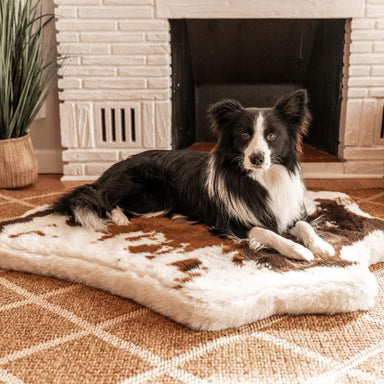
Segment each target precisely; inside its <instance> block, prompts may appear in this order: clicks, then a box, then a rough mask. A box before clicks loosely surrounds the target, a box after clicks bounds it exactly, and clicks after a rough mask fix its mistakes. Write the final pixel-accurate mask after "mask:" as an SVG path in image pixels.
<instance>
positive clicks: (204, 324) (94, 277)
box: [0, 196, 384, 330]
mask: <svg viewBox="0 0 384 384" xmlns="http://www.w3.org/2000/svg"><path fill="white" fill-rule="evenodd" d="M316 197H318V196H316ZM39 220H42V219H39ZM19 225H23V224H19ZM0 235H1V234H0ZM377 244H384V232H382V231H380V232H379V231H376V232H374V233H372V234H370V235H369V236H367V238H366V239H364V240H362V241H361V242H359V243H356V244H354V245H353V246H350V247H345V250H344V254H343V257H344V258H346V259H350V260H358V261H359V263H358V264H356V265H352V266H348V267H346V268H335V267H321V268H320V267H316V268H312V269H308V270H305V271H292V272H287V273H277V272H273V271H271V270H269V269H267V268H263V269H258V270H255V268H253V267H252V268H251V267H249V268H248V267H237V268H236V267H233V263H229V265H232V268H233V269H232V270H231V271H229V272H228V273H225V271H224V272H223V269H220V270H217V271H214V270H213V269H212V268H211V267H210V268H211V269H212V273H207V274H204V275H203V276H201V277H199V278H196V279H194V280H192V281H190V282H188V283H186V285H185V286H184V287H183V288H182V289H175V288H173V287H171V285H170V284H169V281H167V279H165V278H164V276H166V275H167V273H168V272H167V271H163V272H164V273H163V272H162V273H163V274H161V273H160V272H157V271H155V270H153V267H152V270H151V269H148V268H151V267H150V264H149V263H148V264H145V265H144V264H141V263H137V262H135V263H132V264H129V265H125V267H124V268H122V269H121V268H116V263H115V261H116V260H114V258H115V256H114V255H108V257H106V258H105V256H104V257H103V260H101V261H102V262H96V261H95V259H93V258H91V257H90V258H81V257H64V256H62V255H60V254H58V252H50V253H45V254H44V255H42V254H39V253H36V252H35V250H34V249H33V247H32V248H27V247H25V248H24V249H23V247H20V245H19V246H18V247H10V246H9V244H6V243H5V242H3V241H2V240H1V236H0V267H1V268H5V269H11V270H17V271H24V272H30V273H36V274H39V275H45V276H55V277H58V278H61V279H65V280H69V281H73V282H80V283H83V284H85V285H88V286H92V287H95V288H99V289H103V290H105V291H107V292H110V293H112V294H116V295H119V296H121V297H125V298H129V299H132V300H135V301H136V302H138V303H141V304H143V305H145V306H147V307H149V308H152V309H153V310H155V311H157V312H159V313H161V314H162V315H164V316H166V317H169V318H171V319H173V320H175V321H176V322H178V323H181V324H184V325H186V326H188V327H191V328H193V329H199V330H220V329H226V328H231V327H238V326H241V325H244V324H248V323H251V322H254V321H257V320H261V319H264V318H267V317H269V316H272V315H279V314H293V315H297V314H306V313H318V314H335V313H341V312H351V311H357V310H367V309H369V308H371V307H372V306H373V305H374V297H375V296H376V294H377V292H378V286H377V282H376V278H375V276H374V275H373V274H372V273H371V272H370V271H369V269H368V265H371V264H373V263H377V262H380V261H383V260H384V250H381V251H380V252H378V251H377V248H378V247H377ZM211 248H212V247H211ZM211 248H209V247H208V248H206V250H207V254H210V253H211V254H213V252H216V250H215V249H211ZM347 248H348V249H347ZM199 252H200V254H199V257H200V258H201V257H203V256H202V255H201V250H199ZM215 255H216V254H213V256H212V265H215V260H214V259H215ZM190 256H193V254H191V255H190ZM186 257H187V255H186ZM106 259H108V260H110V263H106V262H105V260H106ZM108 264H109V265H108ZM160 269H161V268H160Z"/></svg>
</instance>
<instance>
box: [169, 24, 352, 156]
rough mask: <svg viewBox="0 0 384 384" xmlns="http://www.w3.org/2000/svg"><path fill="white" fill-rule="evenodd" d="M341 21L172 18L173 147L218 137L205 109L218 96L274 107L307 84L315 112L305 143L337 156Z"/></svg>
mask: <svg viewBox="0 0 384 384" xmlns="http://www.w3.org/2000/svg"><path fill="white" fill-rule="evenodd" d="M345 22H346V20H344V19H341V20H340V19H296V20H292V19H256V20H255V19H246V20H244V19H219V20H215V19H213V20H212V19H208V20H202V19H197V20H196V19H188V20H185V19H184V20H183V19H181V20H180V19H178V20H170V27H171V53H172V145H173V148H175V149H180V148H185V147H188V146H190V145H191V144H193V143H195V142H213V141H215V140H216V137H215V136H214V135H213V133H212V132H211V131H210V129H209V123H208V120H207V118H206V111H207V109H208V106H209V105H210V104H212V103H214V102H216V101H218V100H220V99H223V98H234V99H237V100H239V101H240V102H241V103H242V104H243V105H244V106H249V107H250V106H260V107H271V106H272V105H273V104H274V103H275V101H276V100H277V99H278V98H279V97H281V96H282V95H283V94H285V93H287V92H292V91H294V90H296V89H299V88H306V89H307V91H308V93H309V98H310V100H311V106H310V107H311V110H312V113H313V116H314V119H313V123H312V125H311V129H310V130H309V135H308V137H307V141H308V143H310V144H311V145H312V146H314V147H316V148H318V149H323V150H326V151H327V152H329V153H331V154H333V155H337V152H338V145H339V123H340V110H341V99H342V95H341V91H342V72H343V56H344V40H345Z"/></svg>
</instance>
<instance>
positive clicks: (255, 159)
mask: <svg viewBox="0 0 384 384" xmlns="http://www.w3.org/2000/svg"><path fill="white" fill-rule="evenodd" d="M249 161H250V162H251V163H252V164H253V165H261V164H263V163H264V153H262V152H259V153H254V154H253V155H251V156H249Z"/></svg>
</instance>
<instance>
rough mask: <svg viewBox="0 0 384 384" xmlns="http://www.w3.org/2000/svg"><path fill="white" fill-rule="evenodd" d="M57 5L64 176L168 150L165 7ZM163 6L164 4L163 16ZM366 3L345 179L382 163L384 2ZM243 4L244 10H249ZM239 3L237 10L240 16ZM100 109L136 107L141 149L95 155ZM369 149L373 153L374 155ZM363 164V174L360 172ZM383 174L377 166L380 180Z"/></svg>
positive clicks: (117, 0) (119, 1) (353, 79)
mask: <svg viewBox="0 0 384 384" xmlns="http://www.w3.org/2000/svg"><path fill="white" fill-rule="evenodd" d="M54 1H55V4H56V5H57V8H56V17H57V19H58V21H57V23H56V27H57V30H58V34H57V40H58V42H59V46H58V50H59V52H60V53H61V54H63V55H64V56H66V57H67V59H66V61H65V63H64V65H63V68H62V69H61V72H60V75H61V77H62V78H61V79H60V80H59V88H61V91H60V95H59V96H60V98H61V100H62V101H63V103H62V104H61V108H60V111H61V131H62V145H63V146H64V147H66V148H68V149H67V150H66V151H64V154H63V160H64V161H65V162H67V165H66V166H65V167H64V173H65V175H66V176H68V177H87V176H89V177H93V176H97V175H98V174H99V173H100V172H102V171H103V170H104V169H105V167H107V166H109V165H110V164H112V163H113V162H114V161H117V160H120V159H122V158H125V157H126V156H128V155H129V154H132V153H136V152H138V151H141V150H143V149H148V148H170V145H171V143H170V141H171V92H170V87H171V68H170V42H169V40H170V35H169V24H168V21H167V19H166V18H165V16H164V18H160V17H158V16H157V15H158V14H159V13H160V14H161V12H160V11H159V4H158V2H159V1H160V0H54ZM166 1H167V0H161V7H162V8H161V9H163V10H164V9H165V8H164V3H165V2H166ZM290 1H292V0H290ZM364 1H365V11H364V12H365V15H364V17H360V18H353V19H352V22H351V23H349V24H348V28H349V26H350V28H351V30H352V32H351V34H350V36H349V34H348V36H347V41H346V48H347V49H346V51H345V57H344V60H345V65H346V67H345V70H344V74H345V78H344V81H343V86H344V90H343V105H342V116H341V123H340V124H341V125H340V134H341V137H340V142H341V145H340V151H339V153H340V155H341V156H344V157H345V158H346V159H347V162H348V160H349V159H350V160H351V161H353V166H352V165H351V166H347V167H346V168H345V169H346V170H348V172H353V171H354V170H359V172H361V170H362V168H364V166H367V165H369V164H373V163H372V161H373V160H375V159H376V160H377V161H379V160H380V159H379V158H375V157H374V156H375V154H374V153H376V154H377V156H382V153H383V150H384V141H383V140H381V139H380V137H379V136H380V135H379V128H380V125H381V114H382V107H383V103H382V102H381V100H382V99H384V43H383V41H384V6H383V2H382V1H381V2H380V1H377V0H364ZM171 2H172V3H175V0H172V1H171ZM243 2H244V7H245V9H247V4H248V2H247V1H245V0H244V1H243ZM240 3H241V2H240V1H239V2H236V9H239V6H240V5H239V4H240ZM319 3H321V1H320V2H319ZM353 3H354V7H355V10H354V13H353V14H358V5H357V4H358V0H354V1H353ZM187 8H188V7H187ZM187 8H186V9H187ZM269 9H270V8H269V7H267V8H266V10H267V11H268V12H269ZM256 11H257V9H256V8H255V12H256ZM322 12H323V11H322ZM337 12H340V10H338V11H337ZM319 14H321V15H322V16H323V17H326V15H323V14H322V13H321V12H320V13H319ZM314 16H315V15H314ZM204 17H212V18H214V17H218V15H217V14H215V13H212V15H205V16H204ZM232 17H236V15H235V14H234V15H232ZM330 17H331V16H330ZM349 39H350V40H349ZM349 43H350V45H349ZM100 102H106V103H110V102H112V103H113V102H119V103H124V102H127V103H130V102H135V103H139V105H140V108H139V110H140V119H139V121H140V122H141V127H137V129H139V130H140V132H139V133H140V134H139V135H138V137H139V138H140V142H139V143H136V146H135V148H133V147H129V145H127V148H126V149H122V148H119V149H116V148H114V147H113V145H111V146H110V148H108V146H107V147H105V145H103V148H102V149H100V148H99V149H98V148H96V144H95V130H97V129H100V127H98V126H96V125H95V124H96V122H97V121H98V119H95V116H94V113H95V112H94V105H95V103H100ZM370 147H374V148H375V149H376V152H372V151H369V150H368V149H369V148H370ZM365 154H366V155H365ZM359 161H361V166H358V165H356V162H359ZM378 169H381V168H380V167H378V166H376V165H375V167H374V170H375V172H377V170H378ZM363 173H364V172H363ZM365 173H367V174H370V172H369V171H367V172H365Z"/></svg>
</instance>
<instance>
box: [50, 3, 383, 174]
mask: <svg viewBox="0 0 384 384" xmlns="http://www.w3.org/2000/svg"><path fill="white" fill-rule="evenodd" d="M54 1H55V4H56V5H57V7H56V11H55V13H56V17H57V22H56V28H57V31H58V34H57V40H58V42H59V45H58V50H59V52H60V53H62V54H63V55H65V56H66V57H68V59H67V60H66V62H65V64H64V66H63V68H62V70H61V73H60V75H61V78H60V79H59V88H60V94H59V96H60V99H61V102H62V103H61V105H60V120H61V138H62V145H63V147H65V148H66V149H65V150H64V151H63V160H64V161H65V163H66V164H65V165H64V179H66V180H73V179H94V178H96V177H97V176H98V175H100V173H101V172H103V171H104V170H105V169H106V168H107V167H109V166H110V165H111V164H113V163H114V162H116V161H118V160H121V159H123V158H125V157H127V156H129V155H131V154H133V153H137V152H140V151H143V150H146V149H152V148H159V149H170V148H172V147H173V148H182V147H186V146H188V145H189V144H190V143H192V142H194V141H196V140H204V141H211V140H213V137H212V136H210V131H209V129H208V128H207V121H206V119H205V111H206V107H207V105H208V104H209V103H211V102H214V101H217V100H218V99H220V98H222V97H233V98H237V99H239V100H240V101H241V102H242V103H243V104H244V105H246V106H248V105H262V106H270V105H272V104H273V102H274V101H275V100H276V99H277V98H278V97H279V96H280V95H281V94H283V93H285V92H286V91H289V90H292V89H296V88H299V87H305V88H307V89H308V91H309V94H310V98H311V103H312V104H311V107H312V110H313V114H314V117H315V119H314V125H313V127H312V129H311V132H310V135H309V137H308V142H309V143H310V144H313V145H316V146H317V147H318V148H321V149H325V150H326V151H328V152H329V153H331V154H334V155H338V156H339V157H340V158H341V159H343V161H342V162H337V163H324V164H323V163H316V164H310V163H307V164H304V172H305V175H306V176H307V177H357V176H359V177H382V176H383V173H384V172H383V168H384V164H383V158H384V136H383V135H384V134H383V128H382V127H383V106H384V101H383V100H384V71H383V65H384V45H383V43H382V42H381V41H380V40H382V39H384V9H383V7H382V6H381V5H380V4H378V3H377V2H376V1H374V0H339V1H337V2H336V1H328V0H327V1H324V0H314V1H310V2H302V1H300V0H288V1H280V0H255V1H252V2H249V1H246V0H239V1H236V2H227V1H224V0H212V1H209V2H207V1H202V0H188V1H187V0H136V1H134V2H131V1H130V2H127V1H125V0H54ZM230 30H231V31H234V34H232V35H231V36H230V35H229V34H228V31H230ZM271 31H278V33H275V34H273V33H271ZM204 36H210V39H205V38H204ZM222 36H224V37H222ZM260 36H263V39H261V38H260ZM223 39H227V40H226V41H228V42H229V43H231V44H223ZM213 41H214V43H213ZM171 45H172V49H171ZM276 45H277V46H278V47H279V48H278V49H275V50H274V49H273V48H274V47H275V46H276ZM175 47H178V49H180V51H179V52H180V53H177V54H175V52H176V50H175V49H176V48H175ZM247 47H249V49H247ZM238 50H239V51H238ZM240 51H241V54H239V52H240ZM210 52H211V56H210ZM212 52H213V53H212ZM223 52H224V53H225V54H223ZM260 52H261V55H260V54H259V53H260ZM212 55H214V57H212ZM200 58H203V60H200ZM252 61H254V62H255V63H256V64H257V65H255V66H252V65H250V63H251V62H252ZM212 64H213V65H214V64H216V66H217V67H218V70H215V69H214V66H213V65H212ZM186 107H187V108H186Z"/></svg>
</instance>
